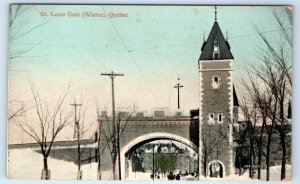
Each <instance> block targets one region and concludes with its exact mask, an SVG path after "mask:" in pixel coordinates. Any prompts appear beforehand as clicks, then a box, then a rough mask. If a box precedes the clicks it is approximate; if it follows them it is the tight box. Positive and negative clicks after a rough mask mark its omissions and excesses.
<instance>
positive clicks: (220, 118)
mask: <svg viewBox="0 0 300 184" xmlns="http://www.w3.org/2000/svg"><path fill="white" fill-rule="evenodd" d="M218 123H223V116H222V114H218Z"/></svg>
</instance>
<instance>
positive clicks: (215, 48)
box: [213, 35, 220, 59]
mask: <svg viewBox="0 0 300 184" xmlns="http://www.w3.org/2000/svg"><path fill="white" fill-rule="evenodd" d="M219 58H220V45H219V41H218V35H216V37H215V39H214V43H213V59H219Z"/></svg>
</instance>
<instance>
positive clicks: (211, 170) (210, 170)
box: [207, 160, 226, 178]
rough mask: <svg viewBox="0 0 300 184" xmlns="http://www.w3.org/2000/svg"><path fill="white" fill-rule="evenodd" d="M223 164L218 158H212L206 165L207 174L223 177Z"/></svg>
mask: <svg viewBox="0 0 300 184" xmlns="http://www.w3.org/2000/svg"><path fill="white" fill-rule="evenodd" d="M225 173H226V172H225V165H224V164H223V162H221V161H220V160H212V161H211V162H209V163H208V166H207V176H209V177H215V178H223V177H224V176H225Z"/></svg>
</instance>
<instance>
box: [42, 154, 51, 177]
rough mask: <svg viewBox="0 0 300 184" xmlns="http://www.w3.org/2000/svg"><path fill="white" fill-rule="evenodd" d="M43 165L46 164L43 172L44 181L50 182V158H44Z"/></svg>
mask: <svg viewBox="0 0 300 184" xmlns="http://www.w3.org/2000/svg"><path fill="white" fill-rule="evenodd" d="M43 163H44V168H43V170H42V176H41V179H42V180H49V179H50V171H49V170H48V157H47V156H45V155H44V156H43Z"/></svg>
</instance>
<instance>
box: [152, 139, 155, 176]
mask: <svg viewBox="0 0 300 184" xmlns="http://www.w3.org/2000/svg"><path fill="white" fill-rule="evenodd" d="M154 146H155V144H154V143H153V148H152V149H153V150H152V175H153V181H154V177H155V176H154V174H155V172H154Z"/></svg>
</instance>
